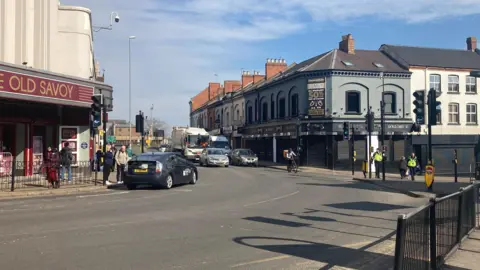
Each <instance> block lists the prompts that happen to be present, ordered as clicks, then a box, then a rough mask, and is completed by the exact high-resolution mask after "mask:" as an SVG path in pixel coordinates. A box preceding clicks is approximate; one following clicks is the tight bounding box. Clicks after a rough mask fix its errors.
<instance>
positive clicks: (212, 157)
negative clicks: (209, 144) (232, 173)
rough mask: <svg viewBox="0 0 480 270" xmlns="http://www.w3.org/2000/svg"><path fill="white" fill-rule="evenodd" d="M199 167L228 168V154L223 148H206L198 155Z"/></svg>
mask: <svg viewBox="0 0 480 270" xmlns="http://www.w3.org/2000/svg"><path fill="white" fill-rule="evenodd" d="M199 162H200V166H223V167H228V165H230V161H229V158H228V154H227V153H226V152H225V149H223V148H206V149H203V151H202V153H201V154H200V160H199Z"/></svg>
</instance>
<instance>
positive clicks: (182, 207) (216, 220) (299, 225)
mask: <svg viewBox="0 0 480 270" xmlns="http://www.w3.org/2000/svg"><path fill="white" fill-rule="evenodd" d="M199 170H200V173H199V174H200V180H199V182H198V183H197V184H196V185H193V186H192V185H186V186H181V187H176V188H174V189H171V190H152V189H140V190H135V191H127V190H124V189H117V190H112V191H109V192H108V193H104V194H92V195H77V196H71V197H59V198H44V199H29V200H13V201H2V202H0V269H2V270H5V269H15V270H17V269H36V270H41V269H49V270H50V269H88V270H94V269H115V270H120V269H136V270H137V269H209V270H213V269H253V270H255V269H262V270H266V269H336V267H349V268H352V269H388V266H389V265H391V263H392V262H393V257H392V256H391V255H392V254H393V249H394V241H392V237H394V236H395V235H394V229H395V226H396V217H397V215H398V214H399V213H406V212H409V211H410V210H411V209H410V208H411V207H414V206H418V205H420V204H422V203H423V202H424V201H423V200H421V199H413V198H410V197H407V196H405V195H401V194H396V193H391V192H387V191H383V190H378V189H375V188H374V187H373V186H370V185H369V184H364V183H358V182H351V181H349V180H348V179H342V177H341V176H327V175H323V176H322V175H309V174H306V173H299V174H297V175H294V174H288V173H286V172H285V171H279V170H273V169H267V168H239V167H230V168H199Z"/></svg>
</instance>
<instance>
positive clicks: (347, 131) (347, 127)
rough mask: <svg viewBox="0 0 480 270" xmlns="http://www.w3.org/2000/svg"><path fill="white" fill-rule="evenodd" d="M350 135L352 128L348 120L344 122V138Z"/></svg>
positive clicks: (346, 138)
mask: <svg viewBox="0 0 480 270" xmlns="http://www.w3.org/2000/svg"><path fill="white" fill-rule="evenodd" d="M349 135H350V128H349V124H348V122H343V138H344V139H345V140H348V139H349V137H350V136H349Z"/></svg>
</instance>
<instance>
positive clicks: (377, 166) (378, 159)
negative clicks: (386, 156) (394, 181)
mask: <svg viewBox="0 0 480 270" xmlns="http://www.w3.org/2000/svg"><path fill="white" fill-rule="evenodd" d="M373 161H374V163H375V177H376V178H380V165H381V164H382V161H383V153H382V152H380V148H377V151H376V152H375V153H374V154H373Z"/></svg>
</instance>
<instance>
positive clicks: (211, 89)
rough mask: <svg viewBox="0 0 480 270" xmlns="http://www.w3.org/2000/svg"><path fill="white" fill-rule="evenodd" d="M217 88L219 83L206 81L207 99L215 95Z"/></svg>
mask: <svg viewBox="0 0 480 270" xmlns="http://www.w3.org/2000/svg"><path fill="white" fill-rule="evenodd" d="M219 88H220V83H214V82H211V83H208V100H212V99H214V98H215V97H216V96H217V94H218V89H219Z"/></svg>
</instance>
